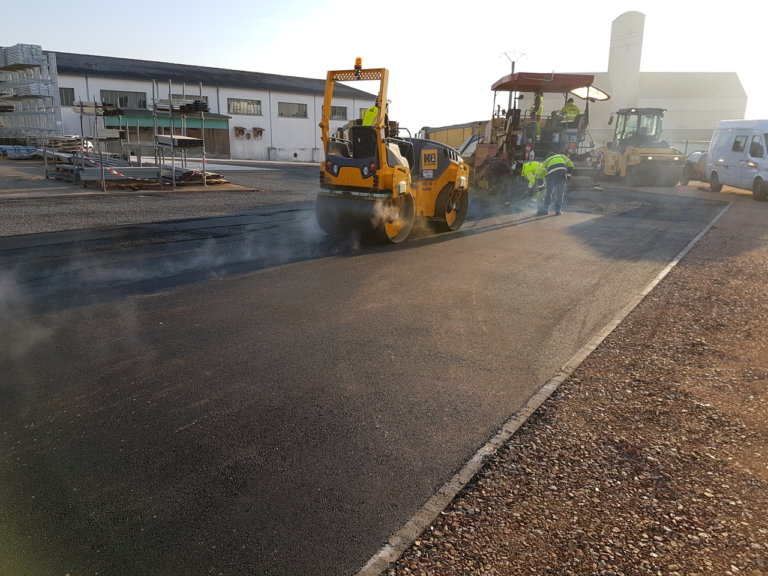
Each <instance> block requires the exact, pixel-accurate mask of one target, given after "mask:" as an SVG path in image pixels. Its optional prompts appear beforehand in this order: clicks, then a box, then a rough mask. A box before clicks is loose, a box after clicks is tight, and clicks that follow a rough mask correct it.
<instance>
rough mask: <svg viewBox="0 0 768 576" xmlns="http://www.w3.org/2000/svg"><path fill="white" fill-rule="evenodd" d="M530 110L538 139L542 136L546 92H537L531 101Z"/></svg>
mask: <svg viewBox="0 0 768 576" xmlns="http://www.w3.org/2000/svg"><path fill="white" fill-rule="evenodd" d="M529 112H530V113H531V120H533V124H534V126H535V129H536V140H538V139H539V138H540V137H541V115H542V114H543V113H544V94H542V93H541V92H536V93H535V94H534V95H533V102H531V107H530V109H529Z"/></svg>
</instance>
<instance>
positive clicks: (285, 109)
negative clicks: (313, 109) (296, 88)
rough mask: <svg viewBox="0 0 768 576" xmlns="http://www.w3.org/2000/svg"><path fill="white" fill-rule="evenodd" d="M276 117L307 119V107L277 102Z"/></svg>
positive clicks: (293, 103)
mask: <svg viewBox="0 0 768 576" xmlns="http://www.w3.org/2000/svg"><path fill="white" fill-rule="evenodd" d="M277 115H278V116H281V117H283V118H308V116H307V105H306V104H297V103H296V102H278V103H277Z"/></svg>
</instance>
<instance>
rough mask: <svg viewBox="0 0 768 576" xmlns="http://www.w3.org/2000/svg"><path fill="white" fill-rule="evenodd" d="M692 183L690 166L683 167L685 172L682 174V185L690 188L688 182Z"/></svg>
mask: <svg viewBox="0 0 768 576" xmlns="http://www.w3.org/2000/svg"><path fill="white" fill-rule="evenodd" d="M690 181H691V169H690V168H689V167H688V166H683V172H682V174H680V185H681V186H688V182H690Z"/></svg>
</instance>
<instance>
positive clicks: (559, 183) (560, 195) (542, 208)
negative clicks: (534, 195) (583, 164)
mask: <svg viewBox="0 0 768 576" xmlns="http://www.w3.org/2000/svg"><path fill="white" fill-rule="evenodd" d="M572 172H573V162H572V161H571V159H570V158H568V156H566V155H565V154H558V153H556V152H552V153H551V154H550V155H549V156H547V158H546V160H544V162H542V163H541V166H539V172H538V177H539V178H545V179H546V181H547V192H546V193H545V194H544V199H543V200H542V201H541V202H539V209H538V211H537V212H536V214H537V215H538V216H545V215H547V214H549V205H550V204H551V203H552V201H554V202H555V214H557V215H558V216H559V215H560V214H562V211H563V200H564V198H565V182H566V180H567V179H568V176H569V175H570V174H571V173H572Z"/></svg>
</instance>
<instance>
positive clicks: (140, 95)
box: [101, 90, 147, 108]
mask: <svg viewBox="0 0 768 576" xmlns="http://www.w3.org/2000/svg"><path fill="white" fill-rule="evenodd" d="M101 103H102V104H111V105H112V106H118V107H120V108H146V107H147V93H146V92H123V91H122V90H102V91H101Z"/></svg>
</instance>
